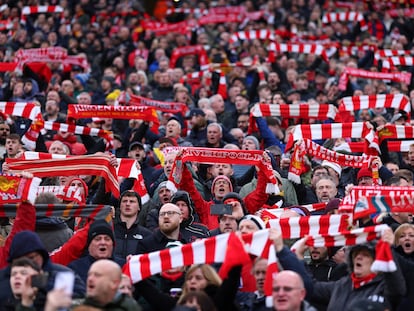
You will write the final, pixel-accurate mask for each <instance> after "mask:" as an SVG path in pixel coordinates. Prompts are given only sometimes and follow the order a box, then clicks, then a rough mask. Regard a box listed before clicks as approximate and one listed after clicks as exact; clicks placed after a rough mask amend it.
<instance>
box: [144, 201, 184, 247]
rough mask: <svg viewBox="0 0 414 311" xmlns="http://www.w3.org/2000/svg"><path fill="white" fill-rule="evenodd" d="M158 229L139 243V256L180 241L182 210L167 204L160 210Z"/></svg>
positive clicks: (182, 241)
mask: <svg viewBox="0 0 414 311" xmlns="http://www.w3.org/2000/svg"><path fill="white" fill-rule="evenodd" d="M158 215H159V216H158V227H159V228H158V229H156V230H155V231H154V234H153V235H151V236H148V237H145V238H144V239H142V240H140V241H139V242H138V246H137V254H144V253H149V252H153V251H158V250H161V249H164V248H165V247H166V246H167V244H168V243H170V242H176V241H180V242H181V243H183V244H184V243H185V241H184V240H180V224H181V222H182V221H183V215H182V213H181V210H180V208H179V207H178V206H177V205H175V204H173V203H166V204H164V205H163V206H162V207H161V208H160V212H159V214H158Z"/></svg>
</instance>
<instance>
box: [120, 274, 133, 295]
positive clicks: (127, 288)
mask: <svg viewBox="0 0 414 311" xmlns="http://www.w3.org/2000/svg"><path fill="white" fill-rule="evenodd" d="M118 290H119V292H120V293H122V294H125V295H127V296H129V297H132V292H133V287H132V284H131V281H130V280H129V278H127V277H122V279H121V283H120V284H119V288H118Z"/></svg>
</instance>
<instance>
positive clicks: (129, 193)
mask: <svg viewBox="0 0 414 311" xmlns="http://www.w3.org/2000/svg"><path fill="white" fill-rule="evenodd" d="M124 197H129V198H131V197H135V198H137V200H138V205H139V207H141V206H142V202H141V197H140V195H139V194H138V193H136V192H135V191H133V190H126V191H124V192H122V194H121V196H120V197H119V204H121V201H122V199H123V198H124Z"/></svg>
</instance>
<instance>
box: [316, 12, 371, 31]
mask: <svg viewBox="0 0 414 311" xmlns="http://www.w3.org/2000/svg"><path fill="white" fill-rule="evenodd" d="M355 21H358V22H359V27H360V28H361V31H365V30H368V25H367V23H366V21H365V19H364V15H363V14H362V13H360V12H339V13H335V12H334V13H325V14H324V15H323V16H322V23H323V24H330V23H334V22H355Z"/></svg>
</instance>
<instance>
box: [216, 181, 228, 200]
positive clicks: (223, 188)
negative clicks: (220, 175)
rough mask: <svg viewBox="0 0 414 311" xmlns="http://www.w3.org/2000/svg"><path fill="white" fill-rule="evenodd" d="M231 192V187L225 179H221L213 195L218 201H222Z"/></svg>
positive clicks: (217, 182)
mask: <svg viewBox="0 0 414 311" xmlns="http://www.w3.org/2000/svg"><path fill="white" fill-rule="evenodd" d="M229 192H230V185H229V183H228V182H227V181H226V180H224V179H219V180H217V181H216V182H215V183H214V188H213V193H214V196H215V197H216V199H218V200H221V199H223V197H224V196H225V195H226V194H227V193H229Z"/></svg>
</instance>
